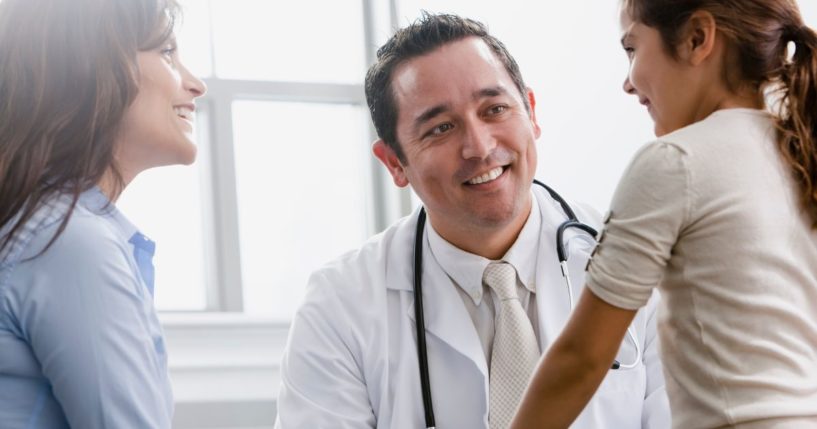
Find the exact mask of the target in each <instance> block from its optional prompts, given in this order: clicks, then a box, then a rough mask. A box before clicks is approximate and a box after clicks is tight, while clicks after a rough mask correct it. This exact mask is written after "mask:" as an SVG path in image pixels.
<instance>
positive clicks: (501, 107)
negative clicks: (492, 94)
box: [488, 104, 508, 115]
mask: <svg viewBox="0 0 817 429" xmlns="http://www.w3.org/2000/svg"><path fill="white" fill-rule="evenodd" d="M506 110H508V106H505V105H501V104H499V105H496V106H491V108H490V109H488V113H489V114H491V115H499V114H500V113H502V112H504V111H506Z"/></svg>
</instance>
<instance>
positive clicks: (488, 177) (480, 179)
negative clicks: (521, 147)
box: [465, 166, 507, 185]
mask: <svg viewBox="0 0 817 429" xmlns="http://www.w3.org/2000/svg"><path fill="white" fill-rule="evenodd" d="M506 167H507V166H506ZM506 167H497V168H494V169H493V170H491V171H489V172H487V173H485V174H481V175H479V176H477V177H474V178H472V179H470V180H468V181H466V182H465V183H466V184H468V185H481V184H483V183H488V182H493V181H494V180H496V179H497V177H499V176H501V175H502V173H503V172H504V171H505V168H506Z"/></svg>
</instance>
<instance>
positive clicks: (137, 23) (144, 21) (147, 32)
mask: <svg viewBox="0 0 817 429" xmlns="http://www.w3.org/2000/svg"><path fill="white" fill-rule="evenodd" d="M177 14H178V5H177V4H176V2H175V0H3V1H2V2H0V231H2V233H0V251H2V250H3V249H5V248H6V246H8V245H9V244H10V243H11V241H12V239H13V237H14V235H15V233H16V232H18V231H19V230H20V228H22V227H23V225H25V224H26V222H27V221H28V220H29V219H30V218H31V217H32V215H33V214H34V213H35V212H36V211H37V210H38V208H40V207H41V206H42V205H43V204H44V203H45V202H46V201H48V200H49V199H50V198H53V197H54V196H56V195H58V194H68V195H70V196H71V197H72V204H71V210H70V211H69V213H68V215H66V216H65V217H64V218H63V219H62V221H61V224H60V226H59V228H58V231H57V233H56V234H55V235H54V237H53V238H52V239H51V242H52V243H53V241H54V240H56V238H57V237H58V236H59V234H60V233H61V232H62V231H63V230H64V228H65V225H66V224H67V222H68V220H69V218H70V213H71V212H72V211H73V207H74V206H75V205H76V202H77V200H78V199H79V195H80V194H81V193H82V192H84V191H86V190H87V189H89V188H91V187H93V186H95V185H96V184H98V183H99V182H100V180H102V178H103V177H104V176H105V175H106V174H107V173H108V172H110V173H112V175H113V181H114V182H116V183H115V187H116V188H118V191H121V188H122V187H123V186H124V184H123V183H122V179H121V176H120V174H119V173H118V171H117V169H116V165H115V162H114V144H115V140H116V137H117V133H118V130H119V126H120V122H121V121H122V117H123V115H124V114H125V111H126V110H127V108H128V106H129V105H130V104H131V102H133V100H134V98H135V97H136V94H137V92H138V87H137V78H138V70H137V66H136V56H137V53H138V52H139V51H145V50H150V49H155V48H157V47H159V46H161V45H162V44H164V43H166V41H167V40H168V39H169V38H170V37H171V35H172V32H173V26H174V21H175V17H176V16H177ZM49 245H50V244H49Z"/></svg>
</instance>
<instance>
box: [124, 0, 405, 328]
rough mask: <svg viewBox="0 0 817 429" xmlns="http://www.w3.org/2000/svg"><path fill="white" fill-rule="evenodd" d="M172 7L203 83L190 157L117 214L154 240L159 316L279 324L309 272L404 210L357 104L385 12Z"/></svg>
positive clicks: (255, 2)
mask: <svg viewBox="0 0 817 429" xmlns="http://www.w3.org/2000/svg"><path fill="white" fill-rule="evenodd" d="M181 3H182V6H183V9H184V15H183V19H182V22H181V26H180V31H179V35H178V39H179V44H180V54H181V56H182V60H183V61H184V63H185V64H186V65H187V66H188V67H189V68H190V69H191V70H192V71H193V73H195V74H197V75H198V76H201V77H203V79H204V80H205V82H206V83H207V85H208V93H207V95H206V96H204V97H202V98H201V99H200V100H199V101H198V110H199V112H198V120H197V124H196V126H197V128H198V129H197V134H198V141H197V144H198V145H199V157H198V160H197V162H196V164H195V165H194V166H192V167H167V168H161V169H156V170H153V171H149V172H145V173H144V174H142V175H140V176H139V177H138V178H137V179H136V180H135V181H134V182H133V183H132V184H131V185H130V186H129V187H128V189H126V191H125V193H124V194H123V196H122V198H121V199H120V201H119V202H118V205H119V206H120V208H121V209H122V210H123V212H125V214H126V215H127V216H128V217H129V218H131V219H132V220H133V221H134V223H136V224H137V225H138V226H139V227H140V229H142V230H143V231H144V232H145V233H146V234H147V235H148V236H150V237H151V238H153V239H154V240H155V241H156V242H157V253H156V257H155V261H154V262H155V265H156V306H157V308H158V309H160V310H163V311H187V312H190V311H194V312H202V311H204V312H220V311H227V312H241V313H244V314H247V315H255V316H258V317H263V318H265V319H269V320H274V321H279V322H282V323H284V324H286V323H288V321H289V320H290V318H291V317H292V314H293V313H294V311H295V309H296V308H297V305H298V303H299V302H300V300H301V296H302V294H303V290H304V287H305V285H306V282H307V280H308V276H309V274H310V273H311V272H312V271H314V270H315V269H317V268H318V267H320V266H321V265H323V264H324V263H326V262H328V261H329V260H331V259H333V258H335V257H337V256H338V255H340V254H341V253H343V252H344V251H347V250H351V249H353V248H356V247H358V246H359V245H360V244H361V243H362V242H363V241H364V240H365V239H366V238H367V237H368V236H370V235H372V234H373V233H375V232H377V231H378V230H380V229H382V228H383V227H384V226H385V225H387V224H388V223H390V221H391V220H393V219H395V218H396V217H397V216H398V215H399V214H400V213H402V212H403V211H404V210H405V209H404V207H406V208H407V207H408V205H406V204H404V203H403V200H405V199H406V198H405V197H402V196H401V194H400V192H399V191H395V190H392V189H391V188H390V187H389V186H386V183H387V182H385V181H384V180H383V179H384V175H385V174H386V173H385V172H384V171H382V169H381V168H380V167H379V166H377V165H376V163H375V160H374V159H373V157H372V156H371V153H370V144H371V142H372V141H373V140H374V136H373V133H372V130H371V125H370V121H369V116H368V109H367V108H366V104H365V99H364V95H363V77H364V75H365V71H366V68H367V58H370V57H371V56H372V55H373V52H372V49H373V46H375V45H379V44H381V43H382V41H383V40H385V38H386V37H388V36H389V34H390V32H389V31H388V30H384V29H386V28H389V19H390V18H389V17H390V9H389V5H388V4H385V5H384V4H376V3H378V2H374V1H369V0H366V1H362V0H342V1H330V0H308V1H302V2H295V3H287V5H286V7H285V8H284V7H282V5H281V4H280V3H278V2H269V1H265V0H229V1H228V0H184V1H182V2H181ZM318 10H319V11H320V13H315V11H318ZM376 34H379V38H380V39H382V40H375V39H377V37H378V36H376ZM401 204H403V205H401Z"/></svg>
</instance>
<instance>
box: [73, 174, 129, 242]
mask: <svg viewBox="0 0 817 429" xmlns="http://www.w3.org/2000/svg"><path fill="white" fill-rule="evenodd" d="M78 204H79V205H81V206H82V207H84V208H85V209H87V210H88V211H90V212H92V213H94V214H97V215H100V216H105V217H107V218H109V219H111V220H112V221H113V223H114V225H115V226H116V228H117V230H118V231H119V233H120V234H122V238H123V239H124V240H125V241H128V240H130V239H131V237H133V235H134V234H136V233H137V232H139V229H138V228H136V225H134V224H133V223H131V221H130V220H128V218H126V217H125V215H123V214H122V212H120V211H119V210H118V209H117V208H116V205H115V204H114V203H113V202H112V201H111V200H110V199H108V197H107V196H106V195H105V194H104V193H103V192H102V190H101V189H99V187H98V186H94V187H92V188H90V189H88V190H87V191H85V192H83V193H82V194H81V195H80V196H79V201H78Z"/></svg>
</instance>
